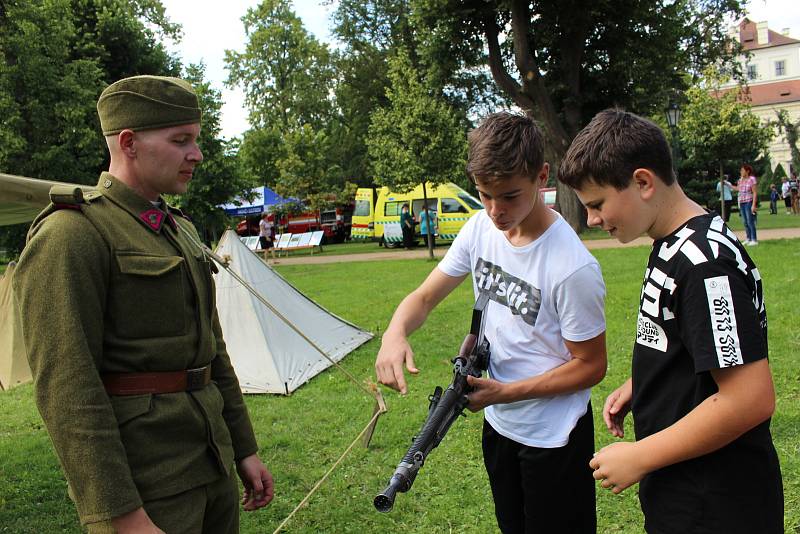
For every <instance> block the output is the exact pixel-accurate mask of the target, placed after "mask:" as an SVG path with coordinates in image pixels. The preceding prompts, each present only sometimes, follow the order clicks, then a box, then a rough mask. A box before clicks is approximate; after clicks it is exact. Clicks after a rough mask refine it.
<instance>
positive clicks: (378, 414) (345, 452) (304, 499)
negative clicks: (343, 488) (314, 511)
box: [272, 407, 385, 534]
mask: <svg viewBox="0 0 800 534" xmlns="http://www.w3.org/2000/svg"><path fill="white" fill-rule="evenodd" d="M384 411H385V407H384ZM382 413H383V412H382V411H379V410H376V411H375V414H374V415H373V416H372V419H370V421H369V423H367V426H365V427H364V429H363V430H362V431H361V432H360V433H359V434H358V436H356V439H354V440H353V442H352V443H351V444H350V445H349V446H348V447H347V449H346V450H345V451H344V452H343V453H342V455H341V456H340V457H339V459H338V460H336V462H334V464H333V465H332V466H331V468H330V469H328V471H327V472H326V473H325V475H324V476H323V477H322V478H321V479H319V481H318V482H317V483H316V484H314V487H313V488H311V491H309V492H308V494H307V495H306V496H305V497H304V498H303V500H302V501H300V504H298V505H297V506H295V508H294V510H292V512H291V513H290V514H289V515H288V516H286V519H284V520H283V522H281V524H280V525H278V528H276V529H275V530H274V531H273V533H272V534H278V532H280V531H281V530H282V529H283V527H284V526H285V525H286V523H288V522H289V520H290V519H291V518H292V517H293V516H294V514H295V513H296V512H297V511H298V510H299V509H300V508H302V507H303V506H305V505H306V504H307V503H308V501H309V499H311V496H312V495H314V493H315V492H316V491H317V489H319V487H320V486H321V485H322V483H323V482H325V480H326V479H327V478H328V476H329V475H330V474H331V473H332V472H333V470H334V469H336V467H338V465H339V464H340V463H341V462H342V460H344V457H345V456H347V454H348V453H349V452H350V450H351V449H352V448H353V447H354V446H355V444H356V443H357V442H358V440H359V439H361V436H363V435H364V434H366V433H367V431H368V430H369V429H370V427H373V426H374V425H375V423H376V422H377V420H378V417H380V416H381V414H382Z"/></svg>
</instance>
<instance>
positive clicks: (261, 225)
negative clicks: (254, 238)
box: [258, 212, 275, 260]
mask: <svg viewBox="0 0 800 534" xmlns="http://www.w3.org/2000/svg"><path fill="white" fill-rule="evenodd" d="M258 241H259V243H260V244H261V250H262V251H263V252H264V259H265V260H266V259H267V254H269V255H271V256H272V257H273V258H274V257H275V243H274V242H273V241H272V221H270V220H269V213H267V212H264V213H262V214H261V220H260V221H258Z"/></svg>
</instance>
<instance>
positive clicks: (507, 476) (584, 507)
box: [483, 403, 597, 534]
mask: <svg viewBox="0 0 800 534" xmlns="http://www.w3.org/2000/svg"><path fill="white" fill-rule="evenodd" d="M592 454H594V424H593V422H592V406H591V403H589V406H588V408H587V411H586V414H584V415H583V417H581V418H580V419H578V422H577V424H576V425H575V428H574V429H572V432H571V433H570V435H569V442H568V443H567V444H566V445H564V446H563V447H558V448H554V449H544V448H539V447H528V446H527V445H523V444H521V443H517V442H516V441H514V440H511V439H508V438H506V437H505V436H502V435H500V434H499V433H498V432H497V431H496V430H495V429H494V428H492V426H491V425H490V424H489V423H488V422H486V421H485V420H484V422H483V461H484V464H485V466H486V472H487V473H488V474H489V484H490V485H491V487H492V496H493V497H494V508H495V516H496V517H497V524H498V526H499V527H500V530H501V531H502V532H503V533H504V534H533V533H547V534H586V533H590V534H594V533H595V531H596V530H597V516H596V511H595V481H594V478H593V477H592V469H591V468H590V467H589V461H590V460H591V459H592Z"/></svg>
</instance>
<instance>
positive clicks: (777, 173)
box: [772, 163, 789, 183]
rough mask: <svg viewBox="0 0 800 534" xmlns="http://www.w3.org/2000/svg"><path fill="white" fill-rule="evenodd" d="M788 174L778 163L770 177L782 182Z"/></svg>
mask: <svg viewBox="0 0 800 534" xmlns="http://www.w3.org/2000/svg"><path fill="white" fill-rule="evenodd" d="M788 177H789V176H788V175H787V174H786V170H785V169H784V168H783V165H781V164H780V163H778V165H777V166H776V167H775V170H774V171H773V172H772V179H773V180H775V181H776V182H781V183H782V182H783V179H784V178H788Z"/></svg>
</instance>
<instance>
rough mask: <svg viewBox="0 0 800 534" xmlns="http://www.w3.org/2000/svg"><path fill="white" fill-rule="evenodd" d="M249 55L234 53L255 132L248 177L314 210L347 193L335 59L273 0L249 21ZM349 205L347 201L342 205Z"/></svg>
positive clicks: (231, 60) (235, 75)
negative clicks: (336, 108) (335, 102)
mask: <svg viewBox="0 0 800 534" xmlns="http://www.w3.org/2000/svg"><path fill="white" fill-rule="evenodd" d="M242 21H243V23H244V26H245V32H246V34H247V39H248V41H247V45H246V48H245V51H244V52H236V51H232V50H227V51H226V52H225V60H226V62H227V64H228V68H229V71H230V76H229V78H228V84H230V85H240V86H242V87H243V88H244V91H245V95H246V96H245V102H246V104H247V106H248V108H249V111H250V113H249V116H250V123H251V124H252V129H251V130H249V131H248V132H247V133H245V135H244V139H243V142H242V150H241V155H242V158H243V164H244V166H245V167H246V168H247V169H248V172H249V173H250V174H252V175H253V176H256V177H258V178H257V179H258V181H259V182H260V183H263V184H267V185H269V186H271V187H273V188H274V189H275V191H276V192H277V193H279V194H280V195H283V196H287V197H296V198H300V199H303V200H305V201H306V202H307V204H308V205H309V206H311V207H318V206H322V205H324V204H326V203H330V202H332V200H331V197H333V198H334V199H338V198H339V197H341V196H342V195H343V192H344V191H345V190H346V187H345V184H346V175H345V174H344V173H343V172H342V167H341V166H340V165H339V161H343V158H344V157H346V156H347V155H348V154H347V152H346V151H342V150H340V137H339V135H338V134H341V133H345V134H346V129H343V128H341V127H340V122H339V120H338V118H337V116H336V114H335V112H334V107H333V102H332V99H331V98H330V95H331V94H332V91H333V86H334V71H333V68H332V58H331V54H330V52H329V51H328V48H327V46H326V45H324V44H322V43H319V42H318V41H317V40H316V39H315V38H314V36H313V35H311V34H310V33H309V32H308V31H306V29H305V28H304V27H303V25H302V22H301V20H300V18H299V17H298V16H297V15H296V14H295V13H294V12H293V11H292V9H291V3H290V2H289V1H288V0H265V1H264V2H262V3H261V4H260V5H259V6H258V7H256V8H252V9H250V10H248V12H247V14H246V15H245V16H244V17H243V19H242ZM340 200H342V199H340Z"/></svg>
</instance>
